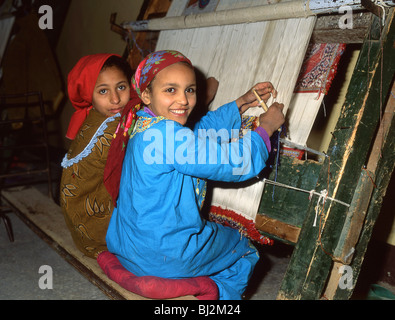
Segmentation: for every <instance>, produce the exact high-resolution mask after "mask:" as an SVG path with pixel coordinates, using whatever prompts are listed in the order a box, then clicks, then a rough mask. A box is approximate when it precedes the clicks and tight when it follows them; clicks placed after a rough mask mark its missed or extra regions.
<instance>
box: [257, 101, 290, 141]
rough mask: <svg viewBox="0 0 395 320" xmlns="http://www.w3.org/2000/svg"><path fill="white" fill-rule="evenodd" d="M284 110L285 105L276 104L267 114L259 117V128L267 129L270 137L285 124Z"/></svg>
mask: <svg viewBox="0 0 395 320" xmlns="http://www.w3.org/2000/svg"><path fill="white" fill-rule="evenodd" d="M283 109H284V104H282V103H278V102H274V103H273V104H272V105H271V106H270V108H269V110H268V111H267V112H265V113H262V114H261V115H260V116H259V126H260V127H262V128H263V129H265V131H266V132H267V134H268V135H269V137H271V136H272V135H273V133H274V132H276V130H277V129H278V128H280V127H281V125H282V124H283V123H284V121H285V117H284V114H283Z"/></svg>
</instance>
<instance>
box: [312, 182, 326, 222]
mask: <svg viewBox="0 0 395 320" xmlns="http://www.w3.org/2000/svg"><path fill="white" fill-rule="evenodd" d="M314 193H315V190H311V191H310V196H309V200H311V198H312V196H313V194H314ZM327 197H328V191H327V190H326V189H324V190H321V192H320V195H319V197H318V200H317V204H316V206H315V208H314V209H315V218H314V222H313V227H316V226H317V217H318V212H319V209H320V205H324V204H325V201H326V198H327Z"/></svg>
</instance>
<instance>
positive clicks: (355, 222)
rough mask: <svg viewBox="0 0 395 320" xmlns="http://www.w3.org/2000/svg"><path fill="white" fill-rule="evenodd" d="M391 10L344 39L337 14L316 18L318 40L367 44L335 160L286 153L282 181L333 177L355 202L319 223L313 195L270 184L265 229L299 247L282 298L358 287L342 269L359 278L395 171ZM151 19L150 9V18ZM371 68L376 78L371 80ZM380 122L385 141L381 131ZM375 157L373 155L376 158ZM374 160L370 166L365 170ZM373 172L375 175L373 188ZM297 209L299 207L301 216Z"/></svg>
mask: <svg viewBox="0 0 395 320" xmlns="http://www.w3.org/2000/svg"><path fill="white" fill-rule="evenodd" d="M157 2H158V1H157V0H151V1H148V10H147V12H149V11H150V10H151V12H155V9H154V8H155V6H156V5H157ZM161 6H162V8H161V10H162V11H161V16H164V15H165V14H166V12H163V9H164V7H166V3H164V2H162V1H161ZM168 6H170V2H168ZM388 13H389V14H388V16H387V19H386V24H385V26H384V27H382V26H381V25H380V19H379V18H378V17H375V18H374V19H371V17H370V14H369V15H366V14H365V15H364V16H363V17H362V18H361V17H359V18H358V17H355V18H356V20H355V21H356V25H355V30H341V32H342V34H341V37H339V33H334V32H333V31H332V32H331V30H330V29H332V30H333V29H334V28H336V26H335V24H337V21H338V17H331V16H327V17H325V19H321V20H320V19H318V20H317V24H316V28H315V31H314V32H313V35H312V41H313V42H316V43H319V42H331V40H332V41H333V39H336V40H337V41H339V40H340V41H339V42H346V43H363V44H362V48H361V51H360V54H359V58H358V61H357V64H356V66H355V69H354V72H353V75H352V79H351V81H350V83H349V86H348V92H347V95H346V97H345V100H344V103H343V107H342V111H341V115H340V117H339V119H338V122H337V125H336V128H335V130H334V132H335V134H334V137H333V138H332V140H331V143H330V145H329V148H328V153H327V154H328V155H329V156H330V163H331V164H330V165H329V167H328V162H329V161H324V162H323V163H318V162H315V161H309V160H307V161H299V160H294V159H286V158H284V159H283V160H282V165H281V168H280V170H279V173H278V178H277V179H278V180H279V181H281V179H282V177H284V179H283V180H282V181H284V182H285V183H287V184H289V185H292V186H297V187H299V188H303V189H307V190H311V189H313V188H315V189H317V190H318V189H326V187H327V186H328V184H327V181H328V176H329V177H330V184H329V190H328V191H329V194H330V195H332V194H333V192H334V190H336V198H338V199H340V200H342V201H344V202H346V203H350V204H351V208H350V210H348V209H347V208H346V207H343V206H339V205H333V204H331V203H330V201H327V202H326V203H325V206H324V208H323V209H324V210H323V217H322V219H321V223H322V228H319V227H317V228H313V227H312V225H313V219H314V216H315V203H316V201H314V200H313V201H311V202H309V200H308V199H306V195H300V196H299V195H295V192H294V191H289V190H281V188H278V187H277V188H276V194H275V197H276V198H278V199H279V200H278V201H276V202H275V203H274V204H273V202H272V199H271V197H272V190H271V188H268V187H266V190H265V193H264V195H263V197H262V201H261V205H260V208H259V214H258V218H257V221H256V226H257V228H258V229H259V230H260V231H261V232H262V233H263V234H266V235H269V236H274V237H275V238H276V239H278V240H281V241H284V242H286V243H288V244H291V245H294V246H295V249H294V252H293V254H292V257H291V260H290V263H289V266H288V269H287V271H286V273H285V276H284V279H283V281H282V284H281V288H280V291H279V293H278V299H320V298H322V297H325V298H327V299H349V298H350V297H351V295H352V293H353V290H354V288H355V284H354V286H352V287H351V288H350V289H340V288H339V286H338V283H339V277H340V276H341V274H339V273H338V270H339V267H340V266H341V265H342V264H343V263H346V264H349V265H350V266H351V267H352V269H353V275H354V281H355V280H356V279H357V278H358V275H359V272H360V268H361V265H362V261H363V257H364V254H365V252H366V249H367V245H368V242H369V240H370V237H371V233H372V229H373V226H374V222H375V221H376V219H377V216H378V213H379V211H380V207H381V203H382V199H383V197H384V195H385V191H386V188H387V186H388V183H389V180H390V177H391V173H392V171H393V169H394V159H395V152H394V149H395V148H394V139H393V138H391V137H393V136H394V120H393V119H392V115H393V111H392V113H391V111H389V110H387V113H386V114H387V116H386V119H387V125H386V127H385V128H384V127H383V126H382V125H383V123H384V122H383V120H384V118H382V119H381V120H382V121H381V122H380V118H381V116H380V110H381V108H382V109H384V108H385V106H386V105H385V103H386V102H387V100H386V99H387V98H388V93H389V92H390V90H391V83H392V81H393V75H394V71H395V66H394V62H392V61H390V60H391V59H389V58H387V59H386V57H390V56H391V55H392V56H395V48H394V46H393V45H392V44H393V43H394V37H395V23H394V21H393V20H394V19H393V18H394V10H393V9H390V10H388ZM148 18H149V14H146V15H145V16H144V17H143V19H148ZM367 21H368V22H369V23H366V22H367ZM145 35H146V33H144V32H142V33H138V34H137V41H139V40H140V41H143V40H144V37H145ZM328 39H329V40H328ZM382 57H384V58H382ZM367 70H369V72H367ZM368 73H370V74H371V75H372V76H371V77H368V76H367V74H368ZM378 88H380V90H378ZM380 96H381V97H380ZM380 101H381V102H382V103H383V105H382V106H380ZM391 103H392V104H393V101H391V99H389V100H388V107H387V108H389V109H390V108H391ZM392 110H393V109H392ZM391 119H392V120H391ZM391 121H392V122H391ZM379 126H381V127H380V128H381V129H380V130H379V131H378V132H379V134H380V135H381V136H380V137H381V138H380V137H378V136H377V132H376V130H377V128H378V127H379ZM379 138H380V139H381V140H379V141H380V142H379V143H380V146H379V147H377V143H378V142H376V145H375V146H374V147H372V145H373V144H374V141H375V139H376V140H377V139H379ZM356 146H357V147H356ZM375 148H376V150H375ZM377 148H379V149H380V150H381V157H380V158H379V159H378V158H374V152H377V150H378V149H377ZM371 150H375V151H371ZM344 154H347V156H344ZM371 158H374V160H370V161H369V159H371ZM368 163H369V164H370V165H368V167H367V168H366V170H365V169H364V166H365V165H366V164H368ZM356 177H359V180H358V179H357V178H356ZM372 177H375V187H374V188H373V184H372V180H371V178H372ZM269 178H270V177H269ZM291 199H292V201H291ZM290 201H291V203H292V204H291V206H290V207H289V205H288V204H289V202H290ZM279 203H282V205H280V206H279ZM285 207H287V208H285ZM303 208H304V209H303ZM301 209H302V210H301ZM284 212H287V214H284ZM292 212H293V213H295V212H298V214H297V215H296V217H295V214H294V215H292V214H291V213H292ZM320 234H321V235H320ZM351 248H353V249H354V250H355V254H353V252H354V251H352V250H351ZM346 258H347V259H346ZM345 260H346V261H345Z"/></svg>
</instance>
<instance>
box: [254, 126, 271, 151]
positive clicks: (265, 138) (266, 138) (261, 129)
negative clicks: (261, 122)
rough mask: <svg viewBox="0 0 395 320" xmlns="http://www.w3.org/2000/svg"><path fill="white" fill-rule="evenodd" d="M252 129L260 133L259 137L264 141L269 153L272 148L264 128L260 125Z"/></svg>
mask: <svg viewBox="0 0 395 320" xmlns="http://www.w3.org/2000/svg"><path fill="white" fill-rule="evenodd" d="M254 131H255V132H256V133H258V134H259V135H260V137H261V138H262V139H263V141H264V142H265V145H266V148H267V151H268V152H269V153H270V151H271V150H272V147H271V143H270V138H269V135H268V134H267V132H266V130H265V129H263V128H262V127H257V128H256V129H255V130H254Z"/></svg>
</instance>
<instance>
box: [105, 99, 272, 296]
mask: <svg viewBox="0 0 395 320" xmlns="http://www.w3.org/2000/svg"><path fill="white" fill-rule="evenodd" d="M138 116H139V119H138V121H137V123H136V126H135V129H134V132H133V133H132V135H131V140H130V141H129V143H128V146H127V150H126V155H125V159H124V163H123V168H122V177H121V187H120V193H119V198H118V202H117V207H116V208H115V209H114V211H113V215H112V218H111V221H110V224H109V228H108V232H107V237H106V240H107V246H108V249H109V251H111V252H113V253H114V254H116V255H117V257H118V259H119V260H120V262H121V263H122V265H123V266H125V268H127V269H128V270H129V271H131V272H132V273H134V274H136V275H137V276H143V275H153V276H158V277H164V278H190V277H197V276H210V277H211V278H212V279H213V280H214V281H215V282H216V284H217V286H218V288H219V294H220V299H240V298H241V294H242V293H243V292H244V290H245V287H246V285H247V283H248V279H249V277H250V275H251V273H252V270H253V268H254V266H255V264H256V262H257V261H258V259H259V256H258V253H257V251H256V249H255V248H254V247H253V246H252V244H250V242H249V240H248V239H246V238H244V237H241V236H240V234H239V232H238V231H237V230H234V229H231V228H229V227H224V226H222V225H219V224H217V223H214V222H210V221H206V220H205V219H203V218H202V217H201V215H200V209H201V207H202V204H203V201H204V197H205V193H206V180H215V181H244V180H247V179H250V178H252V177H255V176H256V175H258V174H259V173H260V171H261V170H262V169H263V168H264V167H265V161H266V160H267V158H268V150H267V147H266V145H265V142H264V140H263V139H262V138H261V136H260V135H259V134H258V133H256V132H250V134H248V135H247V136H246V137H244V138H243V139H237V137H238V131H239V129H240V125H241V118H240V114H239V110H238V108H237V105H236V103H235V102H232V103H229V104H227V105H224V106H222V107H220V108H218V109H217V110H216V111H210V112H208V113H207V115H206V116H204V117H203V118H202V119H201V120H200V121H199V122H198V123H197V124H196V125H195V127H194V129H193V130H191V129H189V128H186V127H183V126H182V125H180V124H179V123H177V122H175V121H172V120H168V119H165V118H163V117H152V116H151V115H150V114H148V113H146V112H144V111H142V110H141V111H139V112H138ZM241 154H243V156H242V157H241V156H240V155H241Z"/></svg>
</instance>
